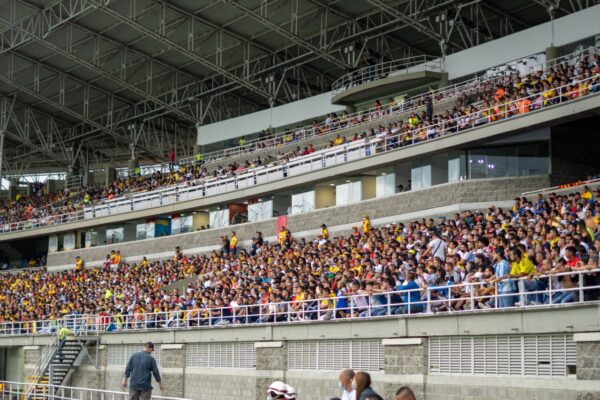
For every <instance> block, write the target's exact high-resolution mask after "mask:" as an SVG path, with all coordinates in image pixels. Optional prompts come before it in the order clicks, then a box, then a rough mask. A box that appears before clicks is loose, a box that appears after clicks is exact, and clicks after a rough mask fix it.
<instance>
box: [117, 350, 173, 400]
mask: <svg viewBox="0 0 600 400" xmlns="http://www.w3.org/2000/svg"><path fill="white" fill-rule="evenodd" d="M153 351H154V343H152V342H147V343H146V344H145V345H144V350H143V351H139V352H137V353H133V354H132V355H131V357H130V358H129V361H128V362H127V367H126V368H125V376H124V377H123V381H122V382H121V386H122V387H123V389H125V388H126V387H127V380H128V379H129V400H140V399H141V400H150V398H151V397H152V375H154V379H155V380H156V382H158V387H159V388H160V390H161V392H162V391H164V390H165V387H164V385H163V384H162V381H161V379H160V373H159V372H158V367H157V365H156V360H155V359H154V357H152V352H153Z"/></svg>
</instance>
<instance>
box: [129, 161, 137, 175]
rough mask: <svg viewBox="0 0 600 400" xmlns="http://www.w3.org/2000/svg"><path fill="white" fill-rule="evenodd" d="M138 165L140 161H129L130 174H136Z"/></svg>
mask: <svg viewBox="0 0 600 400" xmlns="http://www.w3.org/2000/svg"><path fill="white" fill-rule="evenodd" d="M138 165H139V163H138V160H129V161H127V169H128V170H129V173H130V174H133V173H134V172H135V169H136V168H137V167H138Z"/></svg>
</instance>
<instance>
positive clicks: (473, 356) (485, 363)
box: [429, 335, 577, 377]
mask: <svg viewBox="0 0 600 400" xmlns="http://www.w3.org/2000/svg"><path fill="white" fill-rule="evenodd" d="M576 363H577V360H576V345H575V342H573V336H572V335H538V336H474V337H460V338H457V337H436V338H430V339H429V373H431V374H446V375H494V376H497V375H503V376H506V375H512V376H536V377H565V376H567V375H572V374H574V373H575V365H576Z"/></svg>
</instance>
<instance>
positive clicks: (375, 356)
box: [288, 340, 385, 372]
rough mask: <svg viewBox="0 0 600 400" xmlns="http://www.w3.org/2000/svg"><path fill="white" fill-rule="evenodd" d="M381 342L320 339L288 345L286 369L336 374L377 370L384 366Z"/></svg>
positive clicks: (294, 342)
mask: <svg viewBox="0 0 600 400" xmlns="http://www.w3.org/2000/svg"><path fill="white" fill-rule="evenodd" d="M384 362H385V359H384V351H383V346H382V344H381V340H322V341H293V342H289V343H288V367H289V369H293V370H321V371H338V370H340V369H343V368H352V369H355V370H364V371H372V372H374V371H379V370H382V369H383V366H384Z"/></svg>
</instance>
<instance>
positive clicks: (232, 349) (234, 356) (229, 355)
mask: <svg viewBox="0 0 600 400" xmlns="http://www.w3.org/2000/svg"><path fill="white" fill-rule="evenodd" d="M185 364H186V366H187V367H192V368H254V367H255V366H256V349H255V348H254V342H239V343H238V342H235V343H193V344H188V345H186V360H185Z"/></svg>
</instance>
